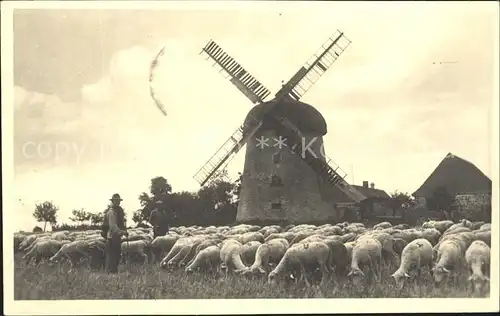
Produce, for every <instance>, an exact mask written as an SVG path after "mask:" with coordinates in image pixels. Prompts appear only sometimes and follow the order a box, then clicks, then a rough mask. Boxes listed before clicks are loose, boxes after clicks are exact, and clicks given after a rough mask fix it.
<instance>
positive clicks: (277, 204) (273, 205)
mask: <svg viewBox="0 0 500 316" xmlns="http://www.w3.org/2000/svg"><path fill="white" fill-rule="evenodd" d="M271 209H273V210H281V202H272V203H271Z"/></svg>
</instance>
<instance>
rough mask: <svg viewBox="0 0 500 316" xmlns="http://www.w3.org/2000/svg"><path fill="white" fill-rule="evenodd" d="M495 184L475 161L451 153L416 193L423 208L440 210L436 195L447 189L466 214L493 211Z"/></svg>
mask: <svg viewBox="0 0 500 316" xmlns="http://www.w3.org/2000/svg"><path fill="white" fill-rule="evenodd" d="M491 184H492V183H491V180H490V179H489V178H488V177H487V176H486V175H485V174H484V173H483V172H482V171H481V170H479V168H477V167H476V166H475V165H474V164H472V163H471V162H469V161H467V160H465V159H463V158H460V157H458V156H456V155H453V154H452V153H448V154H447V155H446V157H445V158H444V159H443V160H442V161H441V162H440V163H439V165H438V166H437V167H436V169H435V170H434V171H433V172H432V173H431V174H430V175H429V177H428V178H427V179H426V180H425V181H424V183H423V184H422V185H421V186H420V188H418V190H416V191H415V192H414V193H413V196H414V197H415V199H416V201H417V203H418V205H419V206H421V207H422V208H425V209H428V210H430V211H438V210H437V205H436V200H435V198H434V194H435V192H436V190H437V189H438V188H441V189H442V188H444V189H445V190H446V192H447V193H448V194H449V195H450V196H452V197H454V198H455V204H454V206H455V208H456V210H457V211H458V212H460V213H462V214H461V215H462V216H463V215H464V213H467V212H473V211H480V212H481V213H484V212H490V213H491Z"/></svg>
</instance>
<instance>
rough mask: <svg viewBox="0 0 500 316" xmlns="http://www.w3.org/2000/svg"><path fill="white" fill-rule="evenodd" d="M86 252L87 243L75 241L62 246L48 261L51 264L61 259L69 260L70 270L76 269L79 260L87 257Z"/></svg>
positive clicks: (87, 248)
mask: <svg viewBox="0 0 500 316" xmlns="http://www.w3.org/2000/svg"><path fill="white" fill-rule="evenodd" d="M88 250H89V243H88V242H86V241H83V240H75V241H73V242H69V243H65V244H63V245H62V247H61V248H60V249H59V251H58V252H57V253H56V254H55V255H53V256H52V257H51V258H50V259H49V261H50V262H52V263H56V262H59V261H60V260H61V259H63V258H66V259H69V260H70V263H71V269H73V268H74V267H76V265H77V263H78V261H79V260H80V259H82V258H87V257H88V256H89V252H88ZM70 271H71V270H70Z"/></svg>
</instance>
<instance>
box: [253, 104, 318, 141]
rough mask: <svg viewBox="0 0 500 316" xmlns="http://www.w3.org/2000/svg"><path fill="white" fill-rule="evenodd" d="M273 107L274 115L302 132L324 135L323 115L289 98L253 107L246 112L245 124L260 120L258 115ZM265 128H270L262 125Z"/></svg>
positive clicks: (311, 107) (310, 106)
mask: <svg viewBox="0 0 500 316" xmlns="http://www.w3.org/2000/svg"><path fill="white" fill-rule="evenodd" d="M274 105H275V106H276V107H275V108H274V109H273V111H274V113H275V114H276V115H278V116H282V117H286V118H288V119H289V120H290V121H291V122H292V123H293V124H294V125H295V126H297V127H298V128H299V129H300V130H301V131H302V132H313V133H315V134H317V135H318V136H323V135H325V134H326V132H327V128H326V121H325V118H324V117H323V115H321V113H320V112H319V111H318V110H316V109H315V108H314V107H313V106H312V105H309V104H306V103H303V102H300V101H295V100H293V99H291V98H287V99H284V100H283V101H281V102H280V103H279V104H276V100H274V99H273V100H271V101H268V102H264V103H261V104H259V105H256V106H254V107H253V108H252V109H251V110H250V112H248V114H247V117H246V118H245V124H247V123H249V122H250V120H251V119H252V118H256V119H257V120H260V118H261V116H262V115H261V114H260V113H262V112H261V111H262V110H264V111H265V110H266V109H268V108H269V107H271V106H274ZM266 127H267V128H269V127H272V126H266V124H264V128H266Z"/></svg>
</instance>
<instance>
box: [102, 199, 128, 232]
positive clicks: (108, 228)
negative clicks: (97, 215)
mask: <svg viewBox="0 0 500 316" xmlns="http://www.w3.org/2000/svg"><path fill="white" fill-rule="evenodd" d="M126 229H127V228H126V227H125V211H124V210H123V208H122V207H121V206H110V207H109V209H108V210H107V212H106V214H105V215H104V224H103V229H102V232H101V236H102V237H104V238H111V236H112V235H117V234H118V233H119V232H120V231H124V230H126Z"/></svg>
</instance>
